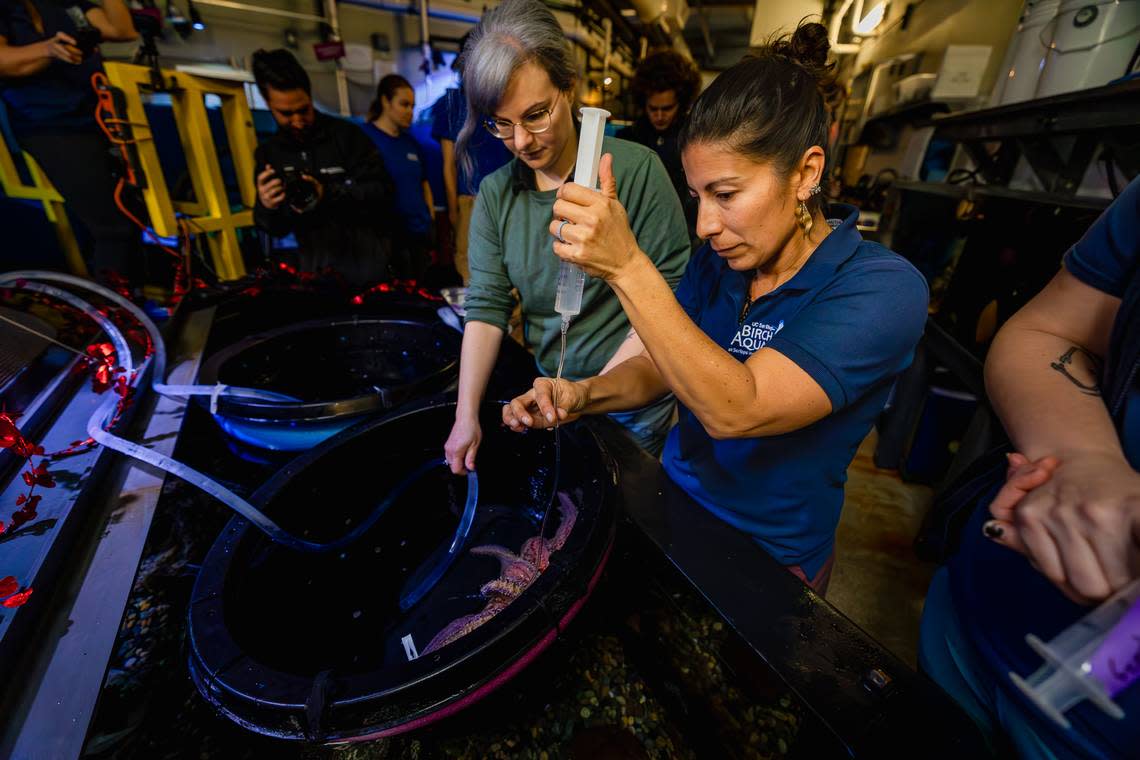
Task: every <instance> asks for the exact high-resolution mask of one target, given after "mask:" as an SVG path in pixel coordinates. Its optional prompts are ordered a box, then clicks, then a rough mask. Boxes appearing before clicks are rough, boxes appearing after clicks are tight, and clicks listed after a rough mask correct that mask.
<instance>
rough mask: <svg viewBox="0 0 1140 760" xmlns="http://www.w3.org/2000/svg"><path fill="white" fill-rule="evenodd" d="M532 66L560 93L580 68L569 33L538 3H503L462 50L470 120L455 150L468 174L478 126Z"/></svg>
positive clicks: (510, 0)
mask: <svg viewBox="0 0 1140 760" xmlns="http://www.w3.org/2000/svg"><path fill="white" fill-rule="evenodd" d="M528 63H534V64H537V65H538V66H540V67H542V69H543V70H544V71H546V73H547V75H548V76H549V77H550V81H551V82H553V83H554V86H555V87H557V88H558V89H559V90H560V91H563V92H565V91H567V90H570V89H573V87H574V83H575V82H576V81H577V78H578V65H577V62H576V61H575V59H574V51H573V50H572V49H571V47H570V41H569V40H568V39H566V33H565V32H563V31H562V27H561V26H560V25H559V23H558V20H557V19H556V18H554V14H553V13H551V12H550V10H549V9H548V8H547V7H546V6H545V5H543V4H542V3H541V2H539V0H504V2H502V3H500V4H499V6H498V7H496V8H494V9H493V10H490V11H488V12H487V13H485V14H483V18H482V19H481V20H480V21H479V23H478V24H477V25H476V26H475V28H474V29H472V30H471V38H470V39H469V40H468V41H467V45H466V46H465V47H464V49H463V91H464V93H465V94H466V96H467V120H466V121H465V122H464V123H463V129H461V130H460V131H459V137H458V139H457V140H456V142H455V149H456V152H457V153H458V155H459V158H460V161H462V164H463V168H464V170H466V171H467V174H468V176H470V175H471V173H472V172H473V170H474V162H473V160H472V157H471V156H470V155H469V154H468V151H467V148H468V146H469V145H470V143H471V138H472V136H473V135H474V134H475V130H477V129H481V128H482V127H481V126H480V122H482V121H483V120H484V119H486V118H487V117H489V116H491V115H492V114H494V112H495V110H496V109H497V108H498V107H499V102H500V101H501V100H502V98H503V94H504V93H505V92H506V91H507V87H508V86H510V83H511V77H513V76H514V74H515V72H516V71H518V70H519V69H520V68H522V67H523V66H525V65H526V64H528Z"/></svg>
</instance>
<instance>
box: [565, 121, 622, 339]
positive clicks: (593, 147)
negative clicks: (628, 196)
mask: <svg viewBox="0 0 1140 760" xmlns="http://www.w3.org/2000/svg"><path fill="white" fill-rule="evenodd" d="M580 113H581V114H582V126H581V131H580V132H579V133H578V162H577V163H576V164H575V165H574V184H577V185H581V186H582V187H588V188H590V189H591V190H596V189H597V187H598V164H600V163H601V161H602V138H603V137H604V136H605V131H606V119H608V118H609V116H610V112H609V111H607V110H605V109H604V108H589V107H586V108H583V109H582V110H581V112H580ZM585 286H586V273H585V272H583V271H582V270H581V269H579V268H578V267H576V266H574V265H573V264H571V263H569V262H567V261H563V262H562V266H561V267H559V269H558V291H557V295H556V296H555V299H554V310H555V311H557V312H558V313H559V314H561V315H562V316H563V317H574V316H577V315H578V314H579V313H580V312H581V311H582V290H583V288H585Z"/></svg>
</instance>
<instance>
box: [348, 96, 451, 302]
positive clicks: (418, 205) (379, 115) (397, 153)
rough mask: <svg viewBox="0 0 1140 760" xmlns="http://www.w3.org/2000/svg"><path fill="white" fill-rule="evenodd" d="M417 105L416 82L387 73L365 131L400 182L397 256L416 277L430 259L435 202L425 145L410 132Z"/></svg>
mask: <svg viewBox="0 0 1140 760" xmlns="http://www.w3.org/2000/svg"><path fill="white" fill-rule="evenodd" d="M415 107H416V94H415V92H414V91H413V90H412V85H411V84H409V83H408V80H407V79H404V78H403V77H402V76H400V75H399V74H389V75H388V76H386V77H384V78H383V79H381V80H380V84H379V85H377V87H376V99H375V100H374V101H372V105H371V107H370V108H369V109H368V123H367V124H365V125H364V132H365V134H367V135H368V137H369V138H371V140H372V142H373V143H375V145H376V150H378V151H379V152H380V157H381V158H383V159H384V166H385V167H386V168H387V169H388V173H389V174H391V175H392V181H393V182H395V184H396V211H397V213H398V215H399V218H400V221H401V222H402V223H403V228H402V230H400V231H398V234H397V235H396V236H395V248H396V251H397V253H396V255H397V258H398V259H399V258H400V257H403V261H402V262H401V263H402V266H397V267H396V271H397V274H398V275H400V276H403V277H411V278H413V279H417V280H418V279H421V278H422V277H423V274H424V272H425V271H426V270H427V266H428V264H429V263H430V261H429V259H430V255H429V253H428V252H429V251H430V250H431V246H432V234H431V233H432V224H433V222H434V220H435V202H434V200H433V199H432V196H431V185H430V184H428V174H427V162H426V161H425V160H424V152H423V148H421V147H420V144H419V143H418V142H416V139H415V138H414V137H412V136H411V135H410V134H408V129H409V128H410V127H411V126H412V113H413V111H414V110H415Z"/></svg>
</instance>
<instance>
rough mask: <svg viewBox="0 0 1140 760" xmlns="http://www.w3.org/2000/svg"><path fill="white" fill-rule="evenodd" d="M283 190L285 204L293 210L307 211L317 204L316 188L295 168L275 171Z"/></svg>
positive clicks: (288, 167)
mask: <svg viewBox="0 0 1140 760" xmlns="http://www.w3.org/2000/svg"><path fill="white" fill-rule="evenodd" d="M277 176H278V177H280V178H281V182H282V184H283V185H284V190H285V202H286V203H288V204H289V205H290V206H292V207H293V208H295V209H298V210H301V211H309V210H310V209H311V208H312V207H313V206H314V205H316V203H317V187H316V185H314V184H313V183H312V182H310V181H309V180H307V179H305V176H304V174H303V173H302V172H301V171H300V170H298V169H297V168H296V167H295V166H286V167H285V168H283V169H278V170H277Z"/></svg>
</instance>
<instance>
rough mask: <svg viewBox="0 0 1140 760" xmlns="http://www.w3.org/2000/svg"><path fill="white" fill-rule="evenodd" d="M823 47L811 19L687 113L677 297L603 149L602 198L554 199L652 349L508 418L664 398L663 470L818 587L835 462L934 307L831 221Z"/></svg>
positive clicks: (544, 418)
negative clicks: (667, 399) (646, 249)
mask: <svg viewBox="0 0 1140 760" xmlns="http://www.w3.org/2000/svg"><path fill="white" fill-rule="evenodd" d="M828 50H829V45H828V41H827V31H826V29H825V28H824V27H823V26H821V25H819V24H803V25H801V26H800V27H799V28H798V29H797V30H796V31H795V33H794V34H793V35H792V37H791V38H790V39H789V38H787V37H785V38H783V39H780V40H777V41H776V42H774V43H772V44H771V45H769V46H767V47H766V48H765V49H763V50H761V51H760V52H759V53H758V54H757V55H756V57H753V58H750V59H748V60H745V61H742V62H741V63H739V64H737V65H736V66H734V67H733V68H731V69H729V70H728V71H726V72H724V73H722V74H721V75H720V76H719V77H718V78H717V79H716V80H715V81H714V82H713V83H712V84H711V85H710V86H709V88H708V89H707V90H706V91H705V92H704V93H703V94H702V95H701V96H700V97H699V98H698V99H697V101H696V103H695V104H694V105H693V109H692V111H691V113H690V116H689V120H688V121H687V122H686V124H685V125H684V126H683V127H682V131H681V136H680V143H681V150H682V159H683V162H684V167H685V174H686V177H687V180H688V185H689V188H690V189H691V192H693V194H694V195H696V196H697V198H698V200H699V209H698V215H697V233H698V234H699V235H700V236H701V238H702V239H704V240H705V241H706V243H705V245H704V246H703V247H702V248H701V249H700V250H699V251H697V253H695V254H694V255H693V258H692V260H691V261H690V263H689V267H688V269H687V270H686V271H685V275H684V277H683V278H682V280H681V283H680V286H679V287H678V288H677V293H676V297H674V295H673V293H672V292H671V291H670V289H669V286H668V284H667V283H666V282H665V280H664V279H663V278H662V277H661V276H660V275H659V274H657V272H656V271H655V270H654V268H653V267H652V266H651V265H650V264H649V259H648V258H647V257H646V256H645V254H644V253H643V252H642V251H641V250H640V249H639V248H638V245H637V241H636V240H635V239H634V237H633V235H632V233H631V232H630V229H629V226H628V223H627V222H626V219H625V213H624V210H623V209H622V208H621V205H620V203H618V201H617V200H616V198H615V196H614V194H613V188H614V178H613V171H612V161H611V160H610V158H609V157H608V156H607V157H605V158H603V159H602V165H601V168H600V176H601V178H602V192H600V193H599V192H594V191H591V190H587V189H586V188H582V187H578V186H577V185H573V184H567V185H564V186H563V187H562V188H561V189H560V190H559V201H558V202H557V203H556V204H555V205H554V210H553V211H554V221H552V222H551V225H550V234H551V235H552V236H553V237H554V238H555V242H554V244H553V248H554V253H555V254H557V255H558V257H559V258H561V259H563V260H566V261H571V262H573V263H575V264H578V265H580V266H582V267H583V268H584V269H585V270H586V271H587V272H588V273H589V274H591V275H593V276H595V277H601V278H603V279H604V280H605V281H606V282H607V283H608V284H609V285H610V287H612V288H613V290H614V291H615V292H616V293H617V295H618V298H619V299H620V300H621V303H622V306H623V308H624V309H625V312H626V314H627V315H628V316H629V321H630V323H631V324H632V325H633V328H634V329H635V330H636V331H637V334H638V335H639V336H641V338H642V340H643V341H644V343H645V347H646V350H645V351H644V352H643V353H642V354H641V355H639V356H636V357H634V358H632V359H629V360H627V361H626V362H624V363H622V364H620V365H618V366H616V367H614V368H612V369H610V371H609V372H607V373H605V374H602V375H598V376H596V377H592V378H589V379H587V380H583V381H581V382H569V381H565V380H564V381H561V382H560V383H558V385H557V388H555V384H554V381H552V380H551V379H548V378H539V379H538V380H536V381H535V383H534V387H533V388H532V390H531V391H529V392H527V393H526V394H524V395H522V396H519V397H518V398H516V399H514V400H513V401H512V402H511V403H510V404H508V405H506V406H504V408H503V421H504V423H506V424H507V425H508V426H509V427H511V429H513V430H516V431H521V430H523V429H525V428H528V427H536V428H546V427H551V426H553V425H554V424H555V421H556V420H558V421H566V420H569V419H572V418H574V417H577V416H578V415H580V414H596V413H601V412H611V411H615V410H625V409H636V408H638V407H641V406H644V405H645V404H647V403H650V402H651V401H652V400H653V399H656V398H659V397H661V396H662V395H664V394H665V393H667V392H669V391H672V392H673V393H674V394H676V396H677V399H678V400H679V401H680V409H679V413H680V418H679V422H678V424H677V425H676V427H674V428H673V430H672V431H670V433H669V437H668V439H667V441H666V443H665V451H664V454H663V455H662V465H663V467H664V469H665V471H666V473H667V474H668V475H669V477H670V478H671V479H672V480H673V481H674V482H675V483H676V484H677V485H678V486H680V487H681V488H682V489H683V490H684V491H685V492H686V493H688V494H689V496H690V497H692V498H693V499H694V500H695V501H696V502H698V503H699V504H701V505H702V506H704V507H705V508H707V509H708V510H709V511H711V512H713V513H714V514H715V515H717V516H718V517H720V518H721V519H723V520H724V521H726V522H728V523H729V524H731V525H733V526H735V527H737V528H739V529H741V530H743V531H745V532H747V533H748V534H750V535H751V536H752V537H753V538H754V540H755V541H756V542H757V543H758V544H759V545H760V546H761V547H763V548H764V549H765V550H767V551H768V552H769V553H770V554H771V555H772V556H773V557H775V558H776V559H777V560H778V561H779V562H781V563H782V564H784V565H785V566H786V567H788V568H789V570H791V571H792V572H793V573H795V574H796V575H798V576H799V577H800V578H802V579H803V580H805V581H806V582H808V583H810V584H811V585H812V586H813V587H814V588H816V589H817V590H818V591H820V592H823V591H824V590H825V589H826V586H827V581H828V578H829V573H830V568H831V562H832V555H833V546H834V541H835V529H836V525H837V524H838V521H839V513H840V510H841V508H842V506H843V484H844V482H845V480H846V471H847V466H848V465H849V464H850V462H851V460H852V458H853V457H854V455H855V450H856V449H857V447H858V446H859V443H860V442H861V441H862V440H863V438H864V437H865V436H866V435H867V433H868V432H869V431H870V428H871V425H872V424H873V423H874V421H875V419H876V418H877V417H878V415H879V413H880V411H881V410H882V408H883V406H884V404H885V402H886V399H887V394H888V392H889V391H890V388H891V385H892V382H893V380H894V378H895V376H896V375H897V374H898V373H899V372H901V371H902V370H903V369H904V368H906V367H907V366H908V365H909V364H910V361H911V359H912V356H913V353H914V347H915V345H916V344H917V342H918V339H919V337H920V336H921V334H922V331H923V326H924V324H925V321H926V310H927V300H928V295H927V288H926V282H925V280H923V278H922V276H921V275H920V274H919V273H918V272H917V270H915V269H914V267H912V266H911V265H910V264H909V263H907V262H906V261H905V260H903V259H902V258H901V257H899V256H897V255H895V254H894V253H892V252H891V251H888V250H887V249H886V248H883V247H882V246H880V245H878V244H876V243H870V242H865V241H863V240H862V239H861V238H860V236H859V233H858V231H857V230H856V229H855V222H856V218H857V212H856V210H855V209H854V208H851V207H845V206H837V207H835V206H833V207H832V210H833V211H838V212H839V214H840V215H841V218H840V219H839V220H836V221H835V222H834V224H835V228H834V229H833V228H832V225H831V223H829V221H828V220H827V219H826V218H825V216H824V210H823V207H822V204H821V203H820V201H819V196H818V192H819V189H818V188H819V183H820V181H821V180H822V178H823V177H824V168H825V163H826V161H825V158H826V157H825V154H824V151H823V148H822V147H821V146H823V145H826V144H827V130H828V126H829V124H830V116H829V112H828V109H827V106H826V103H825V94H829V93H830V91H831V88H833V87H834V86H835V82H834V74H833V69H834V64H828V62H827V54H828ZM563 220H566V221H563ZM555 402H556V404H557V406H555Z"/></svg>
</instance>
